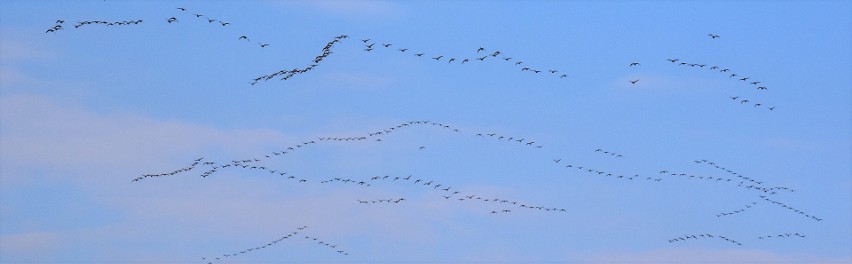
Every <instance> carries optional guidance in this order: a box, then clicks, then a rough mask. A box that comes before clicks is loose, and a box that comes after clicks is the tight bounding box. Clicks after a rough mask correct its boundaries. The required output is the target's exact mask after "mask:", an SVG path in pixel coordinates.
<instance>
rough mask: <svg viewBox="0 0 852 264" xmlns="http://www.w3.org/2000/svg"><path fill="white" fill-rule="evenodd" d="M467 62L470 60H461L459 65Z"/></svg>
mask: <svg viewBox="0 0 852 264" xmlns="http://www.w3.org/2000/svg"><path fill="white" fill-rule="evenodd" d="M468 61H470V60H468V59H464V60H462V62H461V63H462V64H464V63H465V62H468Z"/></svg>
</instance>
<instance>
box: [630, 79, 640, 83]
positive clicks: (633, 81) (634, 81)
mask: <svg viewBox="0 0 852 264" xmlns="http://www.w3.org/2000/svg"><path fill="white" fill-rule="evenodd" d="M636 82H639V80H638V79H636V80H630V84H636Z"/></svg>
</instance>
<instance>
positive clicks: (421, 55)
mask: <svg viewBox="0 0 852 264" xmlns="http://www.w3.org/2000/svg"><path fill="white" fill-rule="evenodd" d="M414 56H417V57H423V53H416V54H414Z"/></svg>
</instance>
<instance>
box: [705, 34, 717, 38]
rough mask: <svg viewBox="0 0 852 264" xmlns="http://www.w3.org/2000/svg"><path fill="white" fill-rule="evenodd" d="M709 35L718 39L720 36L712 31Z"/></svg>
mask: <svg viewBox="0 0 852 264" xmlns="http://www.w3.org/2000/svg"><path fill="white" fill-rule="evenodd" d="M707 36H710V38H712V39H717V38H719V35H716V34H712V33H710V34H707Z"/></svg>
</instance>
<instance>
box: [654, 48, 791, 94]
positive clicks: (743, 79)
mask: <svg viewBox="0 0 852 264" xmlns="http://www.w3.org/2000/svg"><path fill="white" fill-rule="evenodd" d="M716 37H718V36H716ZM667 60H668V61H669V62H671V63H677V65H680V66H689V67H691V68H695V67H698V69H703V68H704V67H707V64H700V63H688V62H683V61H681V60H680V59H667ZM708 69H710V70H711V71H718V72H720V73H724V74H728V79H732V80H739V81H741V82H747V83H748V84H751V85H752V86H754V87H755V89H757V90H758V91H766V90H769V88H767V87H766V86H765V85H761V83H762V82H761V81H753V80H752V81H750V80H751V77H741V76H740V75H739V74H737V73H732V72H731V69H729V68H724V67H720V66H716V65H713V66H710V67H709V68H708ZM730 98H731V100H734V101H735V102H739V103H740V104H749V105H753V107H761V106H763V107H766V109H769V110H770V111H772V110H775V106H764V104H763V103H754V102H752V101H751V100H749V99H746V98H742V97H740V96H731V97H730Z"/></svg>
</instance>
